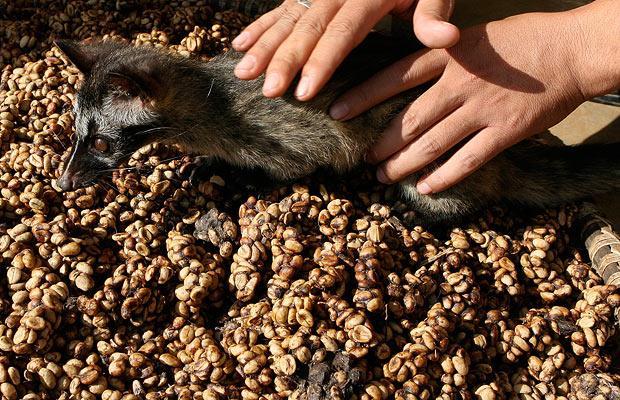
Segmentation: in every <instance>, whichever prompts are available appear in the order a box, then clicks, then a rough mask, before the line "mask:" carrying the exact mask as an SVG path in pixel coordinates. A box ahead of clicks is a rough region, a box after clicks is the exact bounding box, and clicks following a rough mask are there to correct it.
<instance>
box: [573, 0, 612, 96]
mask: <svg viewBox="0 0 620 400" xmlns="http://www.w3.org/2000/svg"><path fill="white" fill-rule="evenodd" d="M619 15H620V1H618V0H597V1H594V2H593V3H590V4H588V5H585V6H583V7H579V8H577V9H574V10H571V11H568V12H567V16H568V17H569V18H570V19H571V23H570V24H569V25H570V26H571V29H573V28H574V32H573V34H574V35H573V36H572V37H574V38H575V39H576V43H575V45H574V46H571V51H572V52H573V54H572V59H573V62H574V73H575V76H576V79H578V81H579V85H580V87H581V89H582V92H583V94H584V97H586V98H587V99H589V98H592V97H596V96H599V95H603V94H606V93H609V92H611V91H614V90H617V89H620V39H619V38H620V19H619V17H618V16H619ZM569 37H570V36H569Z"/></svg>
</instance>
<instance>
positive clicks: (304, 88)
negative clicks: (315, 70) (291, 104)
mask: <svg viewBox="0 0 620 400" xmlns="http://www.w3.org/2000/svg"><path fill="white" fill-rule="evenodd" d="M310 80H311V79H310V77H309V76H302V77H301V79H300V80H299V83H298V84H297V89H295V97H297V98H301V97H304V96H306V95H307V94H308V90H309V89H310Z"/></svg>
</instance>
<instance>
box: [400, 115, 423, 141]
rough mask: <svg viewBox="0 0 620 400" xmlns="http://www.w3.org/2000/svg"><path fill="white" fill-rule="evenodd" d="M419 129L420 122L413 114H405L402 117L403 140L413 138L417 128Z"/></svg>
mask: <svg viewBox="0 0 620 400" xmlns="http://www.w3.org/2000/svg"><path fill="white" fill-rule="evenodd" d="M419 127H420V121H419V119H418V118H417V117H416V116H415V113H413V112H407V113H405V115H404V116H403V131H404V135H405V138H408V137H412V136H415V134H416V132H417V131H418V128H419Z"/></svg>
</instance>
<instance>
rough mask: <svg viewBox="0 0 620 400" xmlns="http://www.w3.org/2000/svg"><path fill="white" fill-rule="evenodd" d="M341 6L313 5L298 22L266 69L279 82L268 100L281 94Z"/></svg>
mask: <svg viewBox="0 0 620 400" xmlns="http://www.w3.org/2000/svg"><path fill="white" fill-rule="evenodd" d="M343 4H344V0H328V1H321V2H316V3H314V4H313V5H312V7H310V8H309V9H308V11H306V12H305V13H304V15H303V16H302V17H301V18H300V19H299V21H297V24H296V25H295V28H294V29H293V32H292V33H291V34H290V35H289V37H288V38H287V39H286V40H285V41H284V43H282V45H281V46H280V47H279V48H278V50H277V51H276V53H275V55H274V56H273V58H272V60H271V62H270V63H269V66H268V67H267V75H269V74H272V73H277V74H279V75H280V77H281V78H282V79H281V80H280V83H279V85H278V86H276V87H275V88H274V89H273V90H272V91H270V92H269V97H272V96H281V95H283V94H284V92H285V91H286V89H287V88H288V87H289V85H290V84H291V81H292V80H293V79H294V78H295V76H296V75H297V73H298V72H299V70H300V69H301V67H302V66H303V64H304V63H305V62H306V61H307V60H308V57H310V54H311V53H312V50H314V48H315V46H316V44H317V43H318V41H319V39H320V38H321V36H322V35H323V33H324V32H325V30H326V29H327V26H328V25H329V22H330V21H331V20H332V19H333V18H334V16H335V15H336V13H338V10H339V9H340V7H342V5H343Z"/></svg>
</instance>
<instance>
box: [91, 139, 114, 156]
mask: <svg viewBox="0 0 620 400" xmlns="http://www.w3.org/2000/svg"><path fill="white" fill-rule="evenodd" d="M94 147H95V150H97V151H100V152H102V153H105V152H107V151H108V150H109V148H110V146H109V145H108V142H107V141H106V140H105V139H101V138H96V139H95V143H94Z"/></svg>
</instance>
